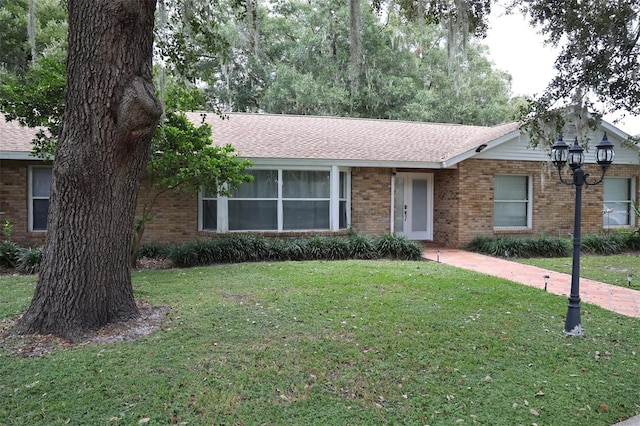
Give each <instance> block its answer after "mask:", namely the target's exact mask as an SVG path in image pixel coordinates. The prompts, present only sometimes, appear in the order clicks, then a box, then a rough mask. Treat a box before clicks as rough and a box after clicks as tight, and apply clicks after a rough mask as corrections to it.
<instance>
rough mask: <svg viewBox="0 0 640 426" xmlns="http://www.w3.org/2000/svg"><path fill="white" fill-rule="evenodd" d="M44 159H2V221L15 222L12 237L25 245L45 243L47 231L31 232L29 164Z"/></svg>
mask: <svg viewBox="0 0 640 426" xmlns="http://www.w3.org/2000/svg"><path fill="white" fill-rule="evenodd" d="M42 164H43V163H42V161H32V162H30V161H11V160H0V212H1V213H3V214H1V215H0V221H2V222H4V221H5V220H9V221H11V222H13V233H12V235H11V239H12V240H13V241H15V242H17V243H18V244H20V245H22V246H25V247H34V246H39V245H42V244H43V243H44V239H45V237H46V235H47V234H46V232H41V231H38V232H29V222H28V218H29V192H28V180H29V173H28V170H29V168H28V167H29V166H31V165H42Z"/></svg>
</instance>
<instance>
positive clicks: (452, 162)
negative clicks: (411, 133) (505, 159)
mask: <svg viewBox="0 0 640 426" xmlns="http://www.w3.org/2000/svg"><path fill="white" fill-rule="evenodd" d="M519 136H520V130H519V129H516V130H512V131H511V132H509V133H507V134H504V135H502V136H500V137H499V138H497V139H493V140H490V141H487V142H483V143H480V144H478V145H477V146H475V147H473V148H471V149H469V150H467V151H465V152H463V153H461V154H458V155H455V156H453V157H450V158H446V159H444V160H442V166H441V168H443V169H447V168H450V167H454V166H456V165H457V164H458V163H460V162H462V161H464V160H468V159H469V158H472V157H475V156H476V155H478V154H479V153H480V152H484V151H485V150H489V149H492V148H495V147H497V146H500V145H502V144H503V143H506V142H508V141H510V140H513V139H514V137H519Z"/></svg>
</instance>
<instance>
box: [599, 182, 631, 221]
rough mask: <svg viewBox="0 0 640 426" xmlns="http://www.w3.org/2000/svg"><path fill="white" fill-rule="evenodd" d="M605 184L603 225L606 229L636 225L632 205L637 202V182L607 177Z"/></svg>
mask: <svg viewBox="0 0 640 426" xmlns="http://www.w3.org/2000/svg"><path fill="white" fill-rule="evenodd" d="M603 183H604V206H603V208H602V225H603V226H604V227H605V228H615V227H624V226H632V225H634V221H635V214H634V213H633V210H632V208H631V205H632V203H633V202H634V201H635V199H634V196H633V194H634V193H635V181H634V180H633V179H630V178H620V177H606V178H604V180H603Z"/></svg>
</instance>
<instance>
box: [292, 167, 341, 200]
mask: <svg viewBox="0 0 640 426" xmlns="http://www.w3.org/2000/svg"><path fill="white" fill-rule="evenodd" d="M330 188H331V180H330V179H329V172H328V171H306V170H283V171H282V196H283V197H284V198H329V195H330Z"/></svg>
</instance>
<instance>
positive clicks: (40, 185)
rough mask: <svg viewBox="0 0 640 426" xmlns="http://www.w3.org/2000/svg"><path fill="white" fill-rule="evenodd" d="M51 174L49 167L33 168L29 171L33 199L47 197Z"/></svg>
mask: <svg viewBox="0 0 640 426" xmlns="http://www.w3.org/2000/svg"><path fill="white" fill-rule="evenodd" d="M51 174H52V168H51V167H34V168H32V169H31V179H32V183H33V188H32V193H33V196H34V197H47V198H48V197H49V190H50V189H51Z"/></svg>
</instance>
